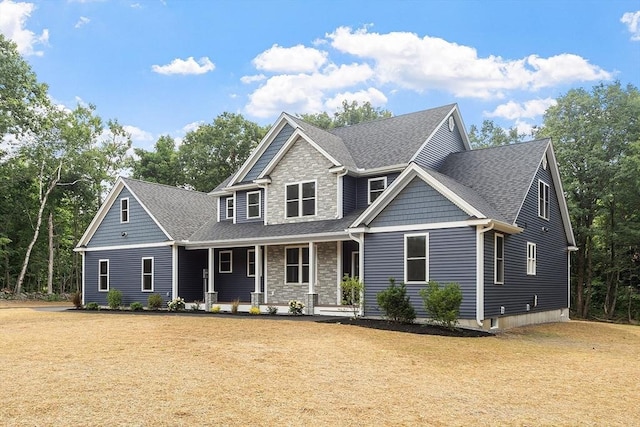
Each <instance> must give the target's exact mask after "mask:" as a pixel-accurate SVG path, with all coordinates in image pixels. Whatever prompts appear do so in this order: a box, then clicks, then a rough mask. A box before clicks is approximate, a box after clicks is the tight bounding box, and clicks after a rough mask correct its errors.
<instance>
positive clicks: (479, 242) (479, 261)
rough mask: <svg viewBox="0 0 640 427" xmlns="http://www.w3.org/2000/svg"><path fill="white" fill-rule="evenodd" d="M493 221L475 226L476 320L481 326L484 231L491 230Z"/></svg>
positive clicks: (482, 311)
mask: <svg viewBox="0 0 640 427" xmlns="http://www.w3.org/2000/svg"><path fill="white" fill-rule="evenodd" d="M494 225H495V224H494V223H493V221H491V222H490V223H489V225H488V226H487V227H485V228H482V226H480V225H479V226H477V228H476V322H477V323H478V326H480V327H482V326H483V321H484V233H486V232H487V231H491V230H493V227H494Z"/></svg>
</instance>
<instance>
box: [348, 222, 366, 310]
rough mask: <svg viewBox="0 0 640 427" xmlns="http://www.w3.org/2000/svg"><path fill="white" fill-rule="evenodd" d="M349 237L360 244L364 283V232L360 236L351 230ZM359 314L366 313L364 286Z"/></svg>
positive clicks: (359, 250) (361, 276)
mask: <svg viewBox="0 0 640 427" xmlns="http://www.w3.org/2000/svg"><path fill="white" fill-rule="evenodd" d="M349 238H350V239H351V240H353V241H355V242H356V243H357V244H358V252H359V254H360V255H359V256H360V260H359V261H360V265H359V266H358V268H359V269H360V282H361V283H362V284H363V285H364V283H365V282H364V233H359V236H356V235H355V234H353V232H352V231H349ZM359 311H360V312H359V313H358V315H359V316H363V315H364V286H363V289H362V291H361V292H360V308H359Z"/></svg>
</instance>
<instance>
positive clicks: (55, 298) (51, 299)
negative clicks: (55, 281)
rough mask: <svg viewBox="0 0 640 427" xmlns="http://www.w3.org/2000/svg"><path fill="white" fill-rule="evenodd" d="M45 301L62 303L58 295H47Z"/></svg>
mask: <svg viewBox="0 0 640 427" xmlns="http://www.w3.org/2000/svg"><path fill="white" fill-rule="evenodd" d="M46 300H47V301H48V302H58V301H62V297H61V296H60V294H47V297H46Z"/></svg>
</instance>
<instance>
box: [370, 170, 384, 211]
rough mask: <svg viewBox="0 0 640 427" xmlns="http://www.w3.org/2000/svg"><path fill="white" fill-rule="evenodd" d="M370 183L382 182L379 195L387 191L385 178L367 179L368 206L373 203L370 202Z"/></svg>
mask: <svg viewBox="0 0 640 427" xmlns="http://www.w3.org/2000/svg"><path fill="white" fill-rule="evenodd" d="M372 181H384V188H383V189H382V191H380V193H383V192H384V191H385V190H386V189H387V177H386V176H381V177H378V178H369V179H368V180H367V204H368V205H370V204H371V203H373V202H372V201H371V182H372ZM378 197H380V196H378Z"/></svg>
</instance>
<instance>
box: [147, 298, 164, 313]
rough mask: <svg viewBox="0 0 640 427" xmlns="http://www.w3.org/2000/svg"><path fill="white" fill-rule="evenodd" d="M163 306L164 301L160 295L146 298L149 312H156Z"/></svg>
mask: <svg viewBox="0 0 640 427" xmlns="http://www.w3.org/2000/svg"><path fill="white" fill-rule="evenodd" d="M162 304H164V300H163V299H162V295H160V294H151V295H149V297H148V298H147V307H149V309H150V310H158V309H159V308H160V307H162Z"/></svg>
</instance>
